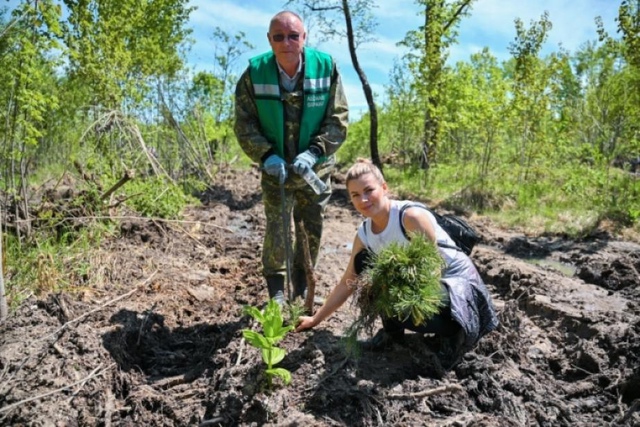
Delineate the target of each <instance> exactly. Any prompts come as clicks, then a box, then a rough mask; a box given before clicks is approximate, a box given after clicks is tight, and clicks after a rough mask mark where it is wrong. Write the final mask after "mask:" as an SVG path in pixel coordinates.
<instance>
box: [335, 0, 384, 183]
mask: <svg viewBox="0 0 640 427" xmlns="http://www.w3.org/2000/svg"><path fill="white" fill-rule="evenodd" d="M342 10H343V12H344V20H345V23H346V25H347V40H348V42H349V54H350V55H351V62H352V63H353V68H354V69H355V70H356V73H358V77H359V78H360V82H361V83H362V89H363V90H364V96H365V98H366V99H367V105H368V106H369V117H370V125H371V126H370V130H369V149H370V150H371V161H372V162H373V164H374V165H376V166H377V167H378V168H379V169H380V171H382V162H381V161H380V154H379V153H378V110H377V108H376V103H375V100H374V99H373V91H372V90H371V85H369V80H368V79H367V75H366V74H365V73H364V71H363V70H362V67H360V62H359V61H358V56H357V55H356V45H355V42H354V36H353V23H352V22H351V10H350V9H349V1H348V0H342Z"/></svg>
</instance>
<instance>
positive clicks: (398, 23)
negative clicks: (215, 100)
mask: <svg viewBox="0 0 640 427" xmlns="http://www.w3.org/2000/svg"><path fill="white" fill-rule="evenodd" d="M376 3H377V4H378V5H379V7H378V8H377V9H375V11H374V12H375V15H376V19H377V22H378V27H377V28H376V38H377V41H376V42H374V43H368V44H363V45H361V46H360V47H359V48H358V57H359V62H360V65H361V66H362V68H363V69H364V71H365V73H366V74H367V78H368V80H369V83H370V84H371V86H372V88H373V90H374V92H375V93H376V94H377V95H382V94H383V93H384V86H385V85H386V84H387V83H388V80H389V79H388V77H389V71H390V70H391V67H392V65H393V63H394V60H396V59H397V58H399V57H401V56H402V54H403V53H404V51H403V50H402V48H400V47H398V46H396V43H397V42H398V41H400V40H402V39H403V38H404V36H405V35H406V33H407V31H409V30H414V29H417V28H418V27H419V26H420V25H421V23H422V20H423V18H422V17H421V15H420V8H419V7H418V6H417V5H416V3H415V2H414V0H378V1H377V2H376ZM283 4H284V2H279V1H273V0H216V1H211V0H192V1H191V2H190V5H192V6H196V7H197V10H195V11H194V12H193V13H192V15H191V24H192V28H193V30H194V32H193V37H194V38H195V40H196V44H195V45H194V47H193V49H192V52H191V54H190V55H189V60H190V63H191V64H192V65H194V66H196V67H197V68H199V69H209V70H212V69H213V64H212V62H211V58H212V55H213V52H214V50H213V40H212V37H211V35H212V34H213V30H214V28H215V27H220V28H222V29H223V30H224V31H226V32H227V33H229V34H232V35H234V34H236V33H238V32H239V31H243V32H244V33H245V34H246V36H247V39H248V40H249V41H250V42H251V43H252V44H253V45H254V46H255V50H253V51H252V52H249V53H248V54H247V55H246V56H247V58H248V57H249V56H252V55H254V54H258V53H261V52H263V51H265V50H268V49H269V44H268V42H267V37H266V33H267V29H268V25H269V21H270V19H271V17H272V16H273V15H274V14H275V13H277V12H278V11H280V10H281V8H282V5H283ZM619 5H620V0H477V1H476V2H475V3H474V6H473V9H472V11H471V16H469V17H466V18H464V20H463V21H462V23H461V25H460V27H459V36H458V42H459V43H458V45H456V46H454V47H453V49H452V50H451V54H450V60H451V61H459V60H462V61H464V60H467V59H469V57H470V55H471V54H473V53H475V52H478V51H480V50H481V49H482V48H483V47H485V46H486V47H489V48H490V49H491V51H492V53H493V54H494V55H495V56H496V57H497V58H498V59H499V60H505V59H507V58H508V57H509V53H508V46H509V43H510V42H511V41H513V40H514V37H515V24H514V20H515V19H516V18H520V19H521V20H522V21H523V23H524V24H525V25H526V26H527V27H529V26H530V23H531V22H532V21H534V20H535V21H537V20H539V19H540V18H541V16H542V15H543V13H544V12H545V11H548V12H549V19H550V21H551V22H552V24H553V29H552V30H551V32H550V34H549V37H548V39H547V43H546V45H545V52H547V53H548V52H552V51H557V50H558V49H559V47H560V46H562V47H563V48H564V49H567V50H569V51H570V52H573V51H575V50H576V49H578V48H579V47H580V46H581V45H582V44H584V43H585V42H587V41H594V40H597V33H596V24H595V17H596V16H600V17H601V18H602V20H603V23H604V25H605V28H606V29H607V31H608V32H609V33H610V34H611V35H614V36H615V33H616V28H617V27H616V22H615V18H616V17H617V13H618V7H619ZM316 39H317V36H315V35H314V34H313V28H311V30H310V31H309V34H308V43H309V44H310V45H313V46H314V47H317V48H320V49H322V50H325V51H327V52H329V53H331V54H332V55H334V57H335V58H336V60H337V62H338V67H339V69H340V71H341V73H342V78H343V82H344V84H345V90H346V93H347V98H348V100H349V106H350V110H351V112H352V119H354V118H357V117H358V116H359V115H360V114H361V112H362V111H365V110H366V102H365V98H364V95H363V93H362V87H361V85H360V81H359V79H358V77H357V75H356V73H355V71H354V70H353V66H352V65H351V59H350V56H349V52H348V49H347V43H346V41H342V42H329V43H324V44H316V42H315V41H314V40H316ZM244 59H245V58H242V61H241V62H240V63H239V64H237V65H236V66H237V67H238V70H237V72H240V71H241V70H242V69H243V68H244V66H245V64H246V62H245V60H244Z"/></svg>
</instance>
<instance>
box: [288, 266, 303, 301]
mask: <svg viewBox="0 0 640 427" xmlns="http://www.w3.org/2000/svg"><path fill="white" fill-rule="evenodd" d="M291 282H292V283H293V298H294V299H296V298H297V297H301V298H306V296H307V275H306V274H305V272H304V269H302V268H301V267H298V266H296V265H295V264H294V266H293V272H292V273H291Z"/></svg>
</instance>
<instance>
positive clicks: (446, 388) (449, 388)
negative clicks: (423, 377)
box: [387, 384, 464, 399]
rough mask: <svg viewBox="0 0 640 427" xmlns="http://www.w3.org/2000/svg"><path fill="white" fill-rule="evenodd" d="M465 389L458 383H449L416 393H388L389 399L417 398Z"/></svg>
mask: <svg viewBox="0 0 640 427" xmlns="http://www.w3.org/2000/svg"><path fill="white" fill-rule="evenodd" d="M463 390H464V389H463V388H462V387H461V386H459V385H458V384H449V385H445V386H442V387H437V388H432V389H429V390H422V391H418V392H415V393H390V394H387V397H388V398H389V399H412V398H413V399H415V398H423V397H429V396H435V395H437V394H444V393H454V392H459V391H463Z"/></svg>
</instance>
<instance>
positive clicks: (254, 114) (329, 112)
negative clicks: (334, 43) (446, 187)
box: [235, 11, 348, 304]
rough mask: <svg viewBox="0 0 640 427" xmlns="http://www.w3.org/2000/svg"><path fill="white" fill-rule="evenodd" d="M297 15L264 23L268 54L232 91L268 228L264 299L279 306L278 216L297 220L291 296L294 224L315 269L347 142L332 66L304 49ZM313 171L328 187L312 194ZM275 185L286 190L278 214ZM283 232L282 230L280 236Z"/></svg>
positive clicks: (297, 263) (297, 259) (300, 291)
mask: <svg viewBox="0 0 640 427" xmlns="http://www.w3.org/2000/svg"><path fill="white" fill-rule="evenodd" d="M306 36H307V34H306V32H305V29H304V24H303V22H302V19H301V18H300V16H298V15H296V14H295V13H293V12H289V11H283V12H280V13H278V14H276V15H275V16H274V17H273V18H272V19H271V23H270V25H269V32H268V33H267V38H268V40H269V44H270V45H271V51H269V52H266V53H263V54H261V55H258V56H256V57H253V58H251V59H250V60H249V67H248V68H247V70H246V71H245V72H244V73H243V75H242V76H241V77H240V80H239V81H238V84H237V86H236V106H235V115H236V122H235V134H236V137H237V139H238V142H239V144H240V146H241V147H242V149H243V150H244V152H245V153H246V154H247V156H249V157H250V158H251V159H252V160H253V161H255V162H257V163H259V164H260V165H261V167H262V171H263V172H262V179H261V186H262V193H263V194H262V200H263V203H264V211H265V216H266V221H267V224H266V230H265V236H264V243H263V248H262V267H263V272H262V273H263V275H264V277H265V280H266V282H267V288H268V291H269V297H270V298H275V299H276V300H277V301H278V302H279V303H280V304H283V303H284V300H285V297H284V295H285V283H286V273H287V264H286V262H287V259H286V256H287V250H286V241H285V239H289V238H290V236H289V235H290V230H284V224H283V215H284V216H286V218H290V216H291V213H292V212H293V217H294V219H295V220H296V221H295V222H296V230H295V236H296V239H295V247H294V248H293V249H294V250H293V255H294V259H293V266H292V269H291V270H292V271H291V276H292V277H291V278H290V279H291V281H292V283H293V287H294V293H293V297H294V298H295V297H296V296H303V295H304V293H305V290H306V287H307V283H306V277H305V273H304V264H303V259H304V258H303V251H302V248H301V247H300V241H301V239H300V233H301V232H302V230H299V229H298V228H297V223H298V220H301V221H302V223H303V224H304V229H305V231H306V233H307V236H308V241H309V252H310V254H311V262H312V263H313V264H314V265H315V263H316V260H317V257H318V250H319V247H320V239H321V237H322V222H323V217H324V209H325V207H326V205H327V203H328V201H329V198H330V197H331V182H330V174H331V171H332V170H333V168H334V166H335V156H334V153H335V152H336V151H337V150H338V148H339V147H340V146H341V145H342V143H343V142H344V140H345V139H346V136H347V125H348V106H347V100H346V97H345V94H344V89H343V87H342V81H341V78H340V74H339V73H338V69H337V67H336V64H335V61H334V60H333V58H332V57H331V56H329V55H328V54H326V53H324V52H320V51H317V50H315V49H311V48H308V47H305V46H304V43H305V40H306ZM309 170H313V171H314V172H315V173H316V174H317V175H318V177H319V178H320V179H321V180H322V181H324V182H325V183H326V185H327V188H326V190H325V191H324V192H322V194H316V193H315V192H314V191H313V189H312V188H311V187H310V186H309V185H308V184H307V183H306V181H305V180H304V179H303V178H302V175H304V174H305V173H306V172H308V171H309ZM281 185H283V186H284V190H285V213H284V214H283V211H282V206H283V205H282V198H281V192H280V189H281V187H280V186H281ZM285 231H286V232H285Z"/></svg>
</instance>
